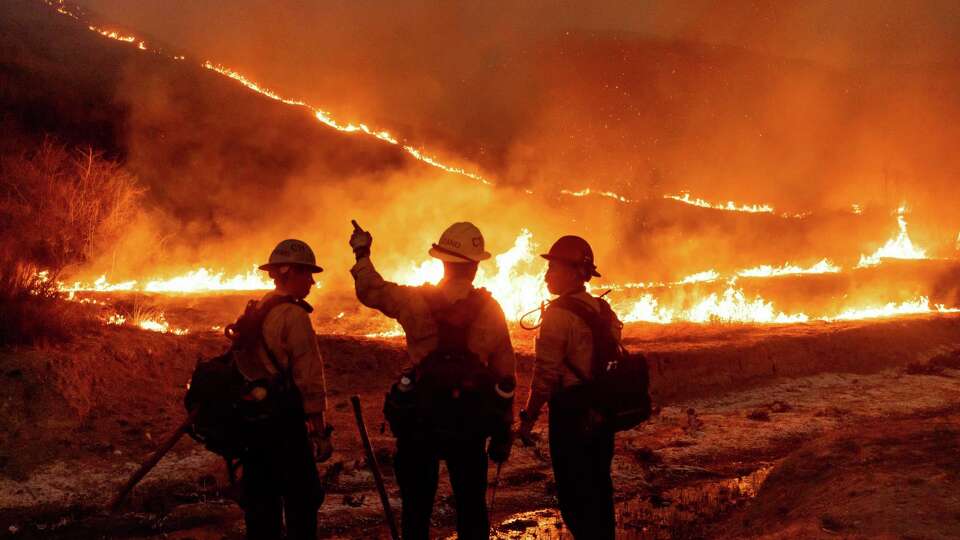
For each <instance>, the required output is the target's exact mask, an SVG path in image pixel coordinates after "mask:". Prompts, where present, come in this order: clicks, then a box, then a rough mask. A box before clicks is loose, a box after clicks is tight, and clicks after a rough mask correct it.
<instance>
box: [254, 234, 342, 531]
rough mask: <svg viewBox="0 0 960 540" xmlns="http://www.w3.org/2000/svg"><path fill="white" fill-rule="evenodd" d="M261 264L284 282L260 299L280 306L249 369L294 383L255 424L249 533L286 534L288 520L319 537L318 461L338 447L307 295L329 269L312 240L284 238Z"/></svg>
mask: <svg viewBox="0 0 960 540" xmlns="http://www.w3.org/2000/svg"><path fill="white" fill-rule="evenodd" d="M260 270H264V271H266V272H268V273H269V275H270V277H271V278H272V279H273V281H274V283H275V285H276V288H275V289H274V290H273V291H270V292H269V293H267V294H266V296H264V297H263V299H262V300H260V303H259V304H258V305H261V306H263V305H265V304H266V303H267V302H270V303H271V304H272V305H273V307H271V308H269V312H268V313H267V314H266V317H265V318H264V319H263V332H262V337H263V339H262V344H261V347H260V350H259V351H258V355H257V357H256V358H253V359H252V360H251V362H250V364H252V365H250V364H247V365H242V366H240V367H241V371H243V373H244V376H246V377H247V379H248V380H258V379H265V378H269V377H277V376H279V377H280V378H282V379H284V380H288V381H290V382H291V383H292V384H290V385H289V387H286V388H285V389H284V390H283V391H282V392H279V393H281V394H282V397H281V398H280V399H281V402H280V404H279V405H277V406H276V408H275V409H273V410H272V411H271V414H270V416H269V417H268V418H267V419H266V420H263V421H260V422H253V423H251V427H250V429H252V430H254V433H252V434H251V435H252V436H251V437H250V440H252V441H254V443H253V444H252V445H251V446H250V447H249V448H248V450H247V451H246V452H245V453H244V454H243V455H242V456H241V457H240V462H241V464H242V466H243V476H242V478H241V487H242V502H243V504H242V506H243V509H244V519H245V522H246V527H247V537H248V538H250V539H277V538H281V537H282V536H283V534H282V533H283V531H282V529H283V524H284V523H285V524H286V538H291V539H295V538H296V539H300V538H303V539H306V538H309V539H311V540H313V539H315V538H316V536H317V510H318V508H319V506H320V504H321V503H322V502H323V490H322V487H321V485H320V479H319V477H318V475H317V468H316V464H315V462H317V461H326V459H329V457H330V454H331V453H332V452H333V447H332V445H331V442H330V429H328V427H327V426H326V424H325V422H324V411H325V409H326V386H325V382H324V377H323V358H322V357H321V356H320V349H319V347H318V344H317V336H316V334H315V333H314V330H313V326H312V324H311V323H310V316H309V313H310V312H311V311H312V310H313V308H311V307H310V305H309V304H307V303H306V302H305V301H304V298H306V296H307V295H308V294H309V293H310V288H311V287H312V286H313V285H314V283H315V281H314V279H313V274H315V273H318V272H322V271H323V269H322V268H320V267H319V266H317V262H316V258H315V257H314V254H313V251H312V250H311V249H310V246H308V245H307V244H306V243H304V242H301V241H300V240H284V241H282V242H280V243H279V244H278V245H277V247H276V248H274V250H273V252H272V253H271V254H270V259H269V262H267V263H266V264H264V265H262V266H260ZM278 297H286V298H278ZM278 370H279V372H280V373H278Z"/></svg>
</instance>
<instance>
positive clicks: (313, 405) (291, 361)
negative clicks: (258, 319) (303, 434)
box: [241, 291, 327, 416]
mask: <svg viewBox="0 0 960 540" xmlns="http://www.w3.org/2000/svg"><path fill="white" fill-rule="evenodd" d="M277 294H279V293H277V292H276V291H270V292H269V293H267V294H266V296H264V297H263V298H262V299H261V300H260V301H261V302H266V301H267V300H268V299H269V298H271V297H273V296H276V295H277ZM263 337H264V341H265V342H266V346H267V347H269V348H270V350H271V351H272V352H273V354H274V356H275V357H276V359H277V363H278V364H280V367H281V369H283V370H284V372H286V373H288V374H292V376H293V382H294V384H295V385H296V386H297V389H298V390H300V394H301V396H302V397H303V409H304V412H305V413H306V414H307V415H308V416H309V415H316V414H323V412H324V410H326V408H327V402H326V401H327V390H326V388H327V387H326V382H325V381H324V378H323V357H321V356H320V347H319V346H318V344H317V334H316V333H315V332H314V331H313V325H312V324H311V323H310V315H309V314H307V312H306V311H304V309H303V308H301V307H299V306H297V305H294V304H291V303H283V304H279V305H277V306H275V307H274V308H273V309H271V310H270V312H269V313H268V314H267V317H266V318H265V319H264V320H263ZM258 350H259V354H258V358H257V360H258V361H257V362H256V363H255V365H253V366H241V371H242V372H243V374H244V376H245V377H247V378H248V379H250V380H256V379H260V378H268V377H272V376H274V375H276V373H277V370H276V368H274V366H273V362H271V361H270V357H269V356H267V353H266V351H265V350H264V349H263V347H262V346H261V347H260V348H259V349H258ZM290 366H292V367H293V370H292V372H291V371H290Z"/></svg>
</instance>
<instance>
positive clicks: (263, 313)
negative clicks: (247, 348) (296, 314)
mask: <svg viewBox="0 0 960 540" xmlns="http://www.w3.org/2000/svg"><path fill="white" fill-rule="evenodd" d="M281 304H293V305H295V306H298V307H300V308H301V309H303V310H304V311H306V312H307V313H310V312H311V311H313V307H311V306H310V304H308V303H307V302H305V301H304V300H302V299H299V298H296V299H295V298H293V297H292V296H286V295H277V296H272V297H270V298H268V299H267V301H266V302H261V303H258V304H257V311H256V315H255V316H256V329H257V334H258V335H259V336H260V345H261V346H263V350H264V351H266V353H267V358H268V359H269V360H270V363H271V364H273V368H274V369H275V370H277V373H279V374H280V375H281V376H282V377H283V378H284V379H285V380H287V381H288V382H290V383H291V384H292V383H293V373H292V371H293V366H288V369H286V370H284V369H282V368H281V367H280V360H279V359H277V355H276V354H274V353H273V351H272V350H270V346H269V345H268V344H267V337H266V336H265V335H264V334H263V323H264V322H265V321H266V320H267V315H269V314H270V312H271V311H272V310H273V308H275V307H277V306H279V305H281Z"/></svg>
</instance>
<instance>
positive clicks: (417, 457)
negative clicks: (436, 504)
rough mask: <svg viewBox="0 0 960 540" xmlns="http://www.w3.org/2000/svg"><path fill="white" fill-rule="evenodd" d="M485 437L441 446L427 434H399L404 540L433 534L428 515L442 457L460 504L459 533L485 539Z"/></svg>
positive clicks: (487, 524)
mask: <svg viewBox="0 0 960 540" xmlns="http://www.w3.org/2000/svg"><path fill="white" fill-rule="evenodd" d="M485 442H486V441H485V440H484V439H480V440H476V441H468V442H456V443H448V444H443V445H438V444H437V443H435V442H431V441H429V440H426V438H425V437H422V436H417V435H407V436H403V437H399V438H397V453H396V456H395V458H394V471H395V472H396V476H397V483H398V484H400V498H401V499H402V503H403V509H402V512H401V515H402V517H403V520H402V529H403V540H427V539H428V538H430V515H431V514H432V513H433V500H434V497H435V496H436V493H437V484H438V483H439V480H440V460H441V459H442V460H444V461H446V463H447V471H448V472H449V473H450V486H451V487H452V488H453V496H454V499H455V503H456V508H457V538H460V539H461V540H474V539H487V538H489V536H490V521H489V518H488V517H487V500H486V494H487V452H486V449H485V448H484V443H485Z"/></svg>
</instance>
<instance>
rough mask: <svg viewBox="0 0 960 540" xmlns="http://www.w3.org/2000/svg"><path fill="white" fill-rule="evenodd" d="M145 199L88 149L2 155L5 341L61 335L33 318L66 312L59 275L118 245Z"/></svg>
mask: <svg viewBox="0 0 960 540" xmlns="http://www.w3.org/2000/svg"><path fill="white" fill-rule="evenodd" d="M142 194H143V190H142V189H141V188H140V187H139V186H138V184H137V182H136V179H135V178H134V177H132V176H131V175H130V174H128V173H127V172H126V171H125V170H124V169H123V168H122V167H121V166H120V165H119V164H117V163H115V162H113V161H109V160H106V159H104V158H103V157H102V156H101V155H100V154H98V153H96V152H94V151H93V150H92V149H90V148H89V147H88V148H86V149H82V150H71V149H68V148H66V147H64V146H63V145H59V144H57V143H55V142H52V141H50V140H45V141H43V142H42V143H41V144H40V145H39V146H38V147H36V148H35V149H32V150H31V151H20V152H17V153H12V154H8V155H4V156H0V230H3V231H4V233H3V235H2V236H0V305H2V307H0V343H10V342H32V341H33V340H34V339H35V338H39V337H43V334H44V332H53V334H59V333H60V332H54V331H53V330H54V328H55V327H57V326H58V325H57V324H56V323H55V322H54V321H40V320H32V319H33V318H40V319H44V318H56V317H57V316H58V313H59V312H62V311H64V309H63V308H62V307H60V306H59V303H58V302H55V300H56V298H57V296H58V293H57V290H56V285H55V283H56V282H57V279H58V277H59V276H60V275H61V273H62V272H63V271H64V270H66V269H68V268H70V267H71V266H74V265H78V264H82V263H83V262H85V261H87V260H88V259H89V258H90V257H91V256H92V255H94V254H95V253H97V252H98V251H99V250H101V249H103V248H104V247H105V246H107V245H109V244H110V243H111V242H113V241H115V240H116V238H117V237H118V236H119V234H120V233H121V232H122V230H123V227H124V225H126V223H127V222H128V220H129V219H130V218H131V217H132V216H133V214H134V212H135V211H136V209H137V208H138V203H139V200H140V197H141V195H142ZM41 271H44V272H46V274H45V276H46V277H45V278H39V277H38V276H39V272H41ZM24 318H26V319H28V320H22V319H24Z"/></svg>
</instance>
